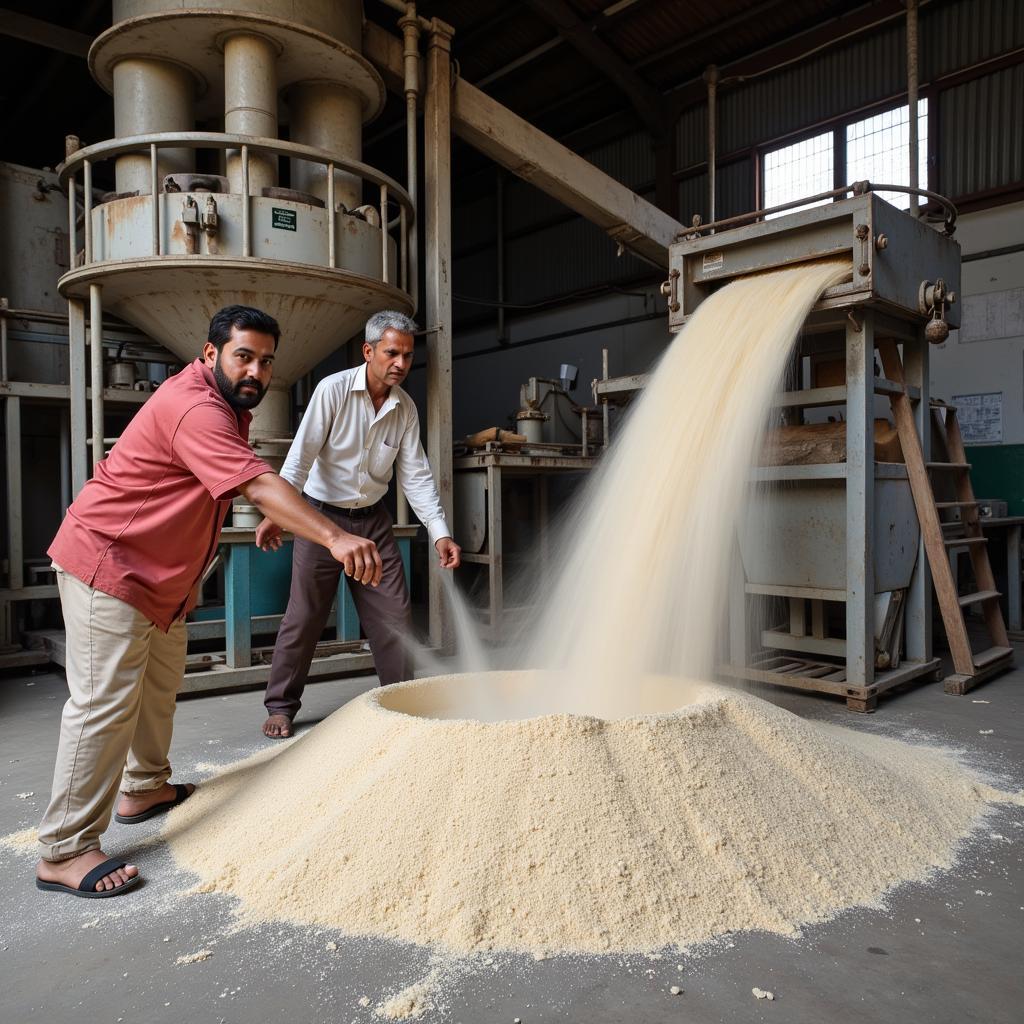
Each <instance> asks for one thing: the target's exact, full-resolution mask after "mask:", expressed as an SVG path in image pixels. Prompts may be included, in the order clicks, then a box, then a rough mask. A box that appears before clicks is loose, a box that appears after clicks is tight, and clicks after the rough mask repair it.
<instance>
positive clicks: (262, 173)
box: [224, 33, 278, 196]
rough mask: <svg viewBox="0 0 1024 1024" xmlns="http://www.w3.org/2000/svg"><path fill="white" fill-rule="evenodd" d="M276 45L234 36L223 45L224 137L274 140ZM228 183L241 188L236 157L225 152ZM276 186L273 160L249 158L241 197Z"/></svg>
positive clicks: (255, 37)
mask: <svg viewBox="0 0 1024 1024" xmlns="http://www.w3.org/2000/svg"><path fill="white" fill-rule="evenodd" d="M277 53H278V48H277V44H276V43H275V42H273V40H270V39H267V38H266V37H265V36H260V35H255V34H251V33H245V34H243V33H238V34H237V35H232V36H228V38H227V39H226V40H225V41H224V131H225V132H226V133H227V134H228V135H252V136H255V137H257V138H264V139H276V138H277ZM227 165H228V181H229V182H230V187H231V191H232V192H234V193H239V192H241V191H242V189H243V187H245V185H244V184H243V177H244V175H243V174H242V170H241V166H240V158H239V154H238V152H237V151H236V150H229V151H228V160H227ZM276 184H277V158H276V157H272V156H262V155H260V156H255V157H252V158H251V161H250V167H249V176H248V182H247V185H248V190H249V191H247V192H245V193H244V194H245V195H249V194H250V193H251V194H252V195H256V196H259V195H262V194H263V189H265V188H269V187H271V186H273V185H276Z"/></svg>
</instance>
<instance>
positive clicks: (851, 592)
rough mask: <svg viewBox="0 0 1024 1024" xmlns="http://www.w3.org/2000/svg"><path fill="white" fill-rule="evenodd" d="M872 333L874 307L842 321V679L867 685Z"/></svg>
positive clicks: (870, 676) (871, 634)
mask: <svg viewBox="0 0 1024 1024" xmlns="http://www.w3.org/2000/svg"><path fill="white" fill-rule="evenodd" d="M857 318H860V319H861V323H860V324H858V323H856V322H855V321H856V319H857ZM874 339H875V334H874V313H873V312H872V311H871V310H869V309H861V310H855V311H854V313H853V314H852V315H851V317H850V318H849V319H848V320H847V324H846V681H847V683H848V684H849V685H851V686H868V685H870V684H871V683H872V682H874V678H875V624H874V600H875V579H874V575H875V574H874V561H873V557H874V543H873V537H872V533H873V528H874V518H875V439H874V404H875V391H874V382H875V370H874V354H875V340H874Z"/></svg>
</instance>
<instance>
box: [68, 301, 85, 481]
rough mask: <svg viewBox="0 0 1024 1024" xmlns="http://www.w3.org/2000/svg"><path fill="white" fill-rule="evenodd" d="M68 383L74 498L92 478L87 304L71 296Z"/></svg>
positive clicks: (69, 303)
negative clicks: (87, 417) (87, 413)
mask: <svg viewBox="0 0 1024 1024" xmlns="http://www.w3.org/2000/svg"><path fill="white" fill-rule="evenodd" d="M68 364H69V365H68V383H69V387H70V392H71V394H70V399H71V412H70V416H71V498H72V500H74V499H75V498H77V497H78V492H79V491H80V490H81V489H82V488H83V487H84V486H85V481H86V480H88V479H89V459H88V448H87V445H86V437H87V436H88V435H87V431H86V422H85V403H86V383H85V303H84V302H82V301H81V300H80V299H68Z"/></svg>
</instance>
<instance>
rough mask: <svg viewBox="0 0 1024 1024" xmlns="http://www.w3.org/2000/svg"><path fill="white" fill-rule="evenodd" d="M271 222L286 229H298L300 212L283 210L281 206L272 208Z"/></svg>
mask: <svg viewBox="0 0 1024 1024" xmlns="http://www.w3.org/2000/svg"><path fill="white" fill-rule="evenodd" d="M270 223H271V224H272V225H273V226H274V227H275V228H281V229H282V230H284V231H296V230H298V223H299V214H298V211H297V210H282V209H281V208H280V207H279V206H272V207H271V208H270Z"/></svg>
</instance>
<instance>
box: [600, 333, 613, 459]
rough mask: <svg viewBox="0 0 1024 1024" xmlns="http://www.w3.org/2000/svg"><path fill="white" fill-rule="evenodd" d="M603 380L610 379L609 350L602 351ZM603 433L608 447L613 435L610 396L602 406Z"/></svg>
mask: <svg viewBox="0 0 1024 1024" xmlns="http://www.w3.org/2000/svg"><path fill="white" fill-rule="evenodd" d="M601 379H602V380H607V379H608V349H606V348H603V349H601ZM601 432H602V433H603V434H604V446H605V448H607V447H608V445H609V443H610V440H611V439H610V437H609V435H610V433H611V415H610V411H609V409H608V396H607V395H605V398H604V402H603V403H602V405H601Z"/></svg>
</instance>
